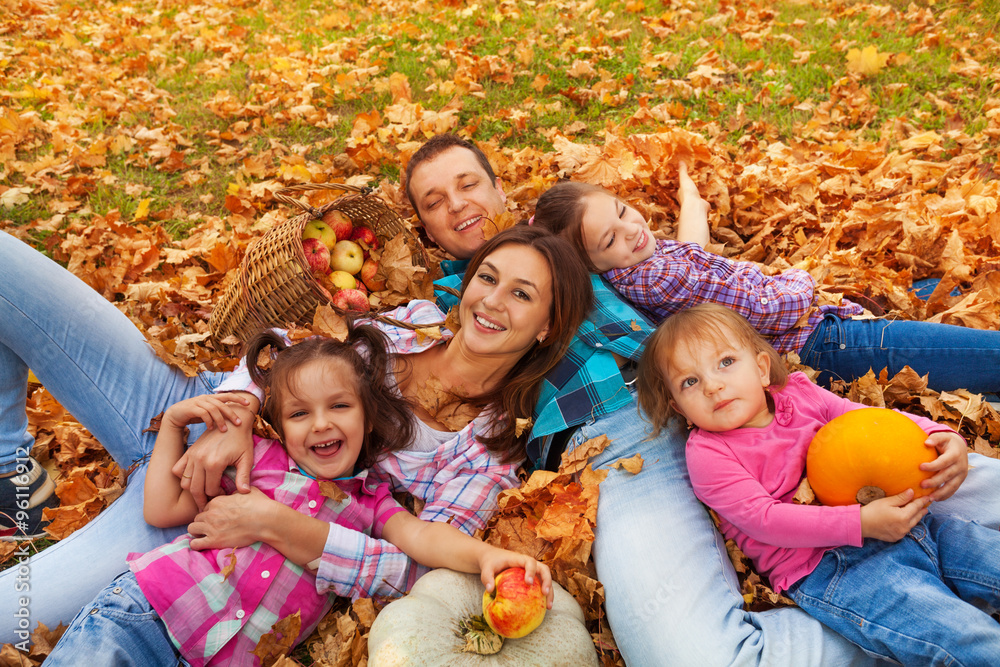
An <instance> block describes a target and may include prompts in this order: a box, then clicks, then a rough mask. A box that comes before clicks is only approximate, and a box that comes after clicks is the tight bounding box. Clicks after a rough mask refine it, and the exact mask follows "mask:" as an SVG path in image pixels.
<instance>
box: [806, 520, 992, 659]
mask: <svg viewBox="0 0 1000 667" xmlns="http://www.w3.org/2000/svg"><path fill="white" fill-rule="evenodd" d="M933 521H935V519H933V518H929V517H928V518H925V519H924V520H923V521H922V522H921V523H919V524H917V526H915V527H914V528H913V530H912V531H911V532H910V534H909V535H907V536H906V537H905V538H903V539H902V540H900V541H899V542H894V543H888V542H880V541H879V540H870V539H869V540H866V541H865V544H864V545H863V546H861V547H840V548H837V549H833V550H831V551H829V552H828V553H827V554H826V555H825V556H824V557H823V560H822V561H821V562H820V564H819V566H818V567H817V568H816V569H815V570H813V572H812V573H811V574H810V575H809V576H807V577H806V578H805V579H804V580H802V581H800V582H798V583H797V584H796V585H795V586H793V587H792V590H790V591H789V594H790V596H791V597H792V599H794V600H795V602H796V603H798V604H799V605H800V606H801V607H802V609H804V610H806V611H807V612H809V613H810V614H812V615H814V616H815V617H816V618H818V619H819V620H821V621H823V623H825V624H827V625H829V626H830V627H832V628H833V629H835V630H837V631H838V632H840V633H842V634H843V635H844V636H846V637H847V638H848V639H850V640H852V641H854V642H855V643H857V644H858V645H859V646H862V647H864V648H865V650H867V651H869V652H870V653H871V654H872V655H875V656H880V657H891V658H892V659H895V660H898V661H899V662H901V663H903V664H904V665H931V664H933V665H938V664H941V665H952V664H954V665H969V666H972V665H992V664H996V659H997V656H1000V625H998V624H997V623H996V621H994V620H993V619H992V618H990V616H989V615H988V614H986V613H984V612H983V611H981V610H979V609H977V608H976V607H975V606H973V605H972V604H969V603H968V602H966V601H964V600H962V599H961V598H959V597H958V596H957V595H956V594H955V592H954V591H953V590H952V589H950V588H949V587H948V585H947V584H946V583H945V581H944V580H943V574H942V571H941V569H940V563H939V560H938V557H937V545H936V544H935V542H934V538H933V534H932V532H933V531H931V530H930V528H929V526H930V524H931V522H933Z"/></svg>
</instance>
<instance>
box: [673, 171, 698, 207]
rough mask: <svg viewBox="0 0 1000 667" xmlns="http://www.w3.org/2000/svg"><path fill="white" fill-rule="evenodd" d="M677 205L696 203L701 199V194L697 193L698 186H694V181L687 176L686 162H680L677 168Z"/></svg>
mask: <svg viewBox="0 0 1000 667" xmlns="http://www.w3.org/2000/svg"><path fill="white" fill-rule="evenodd" d="M677 172H678V173H677V180H678V184H677V203H678V204H680V205H681V206H684V202H685V201H688V200H690V201H698V200H700V199H701V193H700V192H698V186H697V185H695V183H694V181H693V180H692V179H691V177H690V176H689V175H688V165H687V162H685V161H684V160H681V163H680V165H678V168H677Z"/></svg>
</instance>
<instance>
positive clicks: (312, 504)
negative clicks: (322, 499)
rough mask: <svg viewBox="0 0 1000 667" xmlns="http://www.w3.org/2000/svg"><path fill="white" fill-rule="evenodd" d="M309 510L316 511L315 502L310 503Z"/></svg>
mask: <svg viewBox="0 0 1000 667" xmlns="http://www.w3.org/2000/svg"><path fill="white" fill-rule="evenodd" d="M309 509H311V510H314V509H316V501H315V500H310V501H309Z"/></svg>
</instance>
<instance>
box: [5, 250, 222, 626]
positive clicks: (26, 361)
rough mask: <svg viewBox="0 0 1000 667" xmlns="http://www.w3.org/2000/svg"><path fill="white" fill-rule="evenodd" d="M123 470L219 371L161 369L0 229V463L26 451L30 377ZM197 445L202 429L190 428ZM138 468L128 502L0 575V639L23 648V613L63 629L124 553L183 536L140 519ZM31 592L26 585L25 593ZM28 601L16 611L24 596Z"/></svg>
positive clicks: (126, 323)
mask: <svg viewBox="0 0 1000 667" xmlns="http://www.w3.org/2000/svg"><path fill="white" fill-rule="evenodd" d="M29 367H30V368H31V369H32V370H33V371H34V372H35V374H36V375H37V376H38V379H39V380H40V381H41V382H42V383H43V384H44V385H45V387H46V388H47V389H48V390H49V391H50V392H52V394H53V395H54V396H55V397H56V398H57V399H58V400H59V401H60V402H61V403H62V404H63V405H64V406H65V407H66V409H67V410H69V412H70V413H71V414H72V415H73V416H74V417H76V418H77V419H78V420H79V421H80V422H81V423H82V424H83V425H84V426H86V427H87V428H88V429H89V430H90V431H91V433H93V434H94V436H95V437H96V438H97V439H98V440H99V441H100V442H101V444H102V445H104V447H105V448H106V449H107V450H108V451H109V452H110V453H111V455H112V456H113V457H114V459H115V461H117V462H118V464H119V465H121V466H122V467H123V468H128V467H129V466H130V465H131V464H132V463H133V462H136V461H144V460H147V458H148V455H149V453H150V452H151V451H152V448H153V442H154V440H155V436H154V434H150V433H143V432H142V431H143V429H145V428H146V427H148V426H149V420H150V418H151V417H153V416H155V415H156V414H158V413H160V412H161V411H163V410H164V409H165V408H167V407H168V406H170V405H172V404H173V403H176V402H177V401H180V400H183V399H185V398H190V397H191V396H196V395H199V394H204V393H208V392H210V391H211V390H212V389H213V388H214V387H215V386H217V384H218V383H219V382H220V381H221V374H206V375H201V376H198V377H193V378H188V377H185V376H184V374H183V373H182V372H180V371H179V370H177V369H175V368H173V367H170V366H168V365H167V364H165V363H164V362H162V361H161V360H160V359H159V358H158V357H157V356H156V355H155V354H154V353H153V351H152V349H151V348H150V346H149V345H148V344H147V342H146V339H145V338H144V337H143V335H142V334H141V333H140V332H139V331H138V330H137V329H136V328H135V326H134V325H133V324H132V322H131V321H130V320H129V319H128V318H127V317H125V316H124V315H122V313H121V312H119V310H118V309H117V308H115V307H114V306H113V305H112V304H111V303H109V302H108V301H107V300H105V299H104V298H103V297H101V295H99V294H98V293H97V292H95V291H94V290H92V289H91V288H90V287H88V286H87V285H86V284H84V283H83V282H81V281H80V280H79V279H77V278H76V277H75V276H73V275H72V274H70V273H69V272H68V271H66V270H65V269H63V268H62V267H60V266H59V265H58V264H56V263H55V262H52V261H51V260H49V259H48V258H46V257H45V256H44V255H42V254H41V253H39V252H36V251H35V250H33V249H32V248H30V247H29V246H27V245H25V244H24V243H22V242H20V241H18V240H16V239H14V238H13V237H11V236H10V235H8V234H6V233H4V232H0V462H3V463H10V462H12V461H15V460H16V457H17V449H18V447H28V448H30V447H31V446H32V444H33V441H32V438H31V436H30V435H29V434H28V432H27V417H26V415H25V411H24V397H25V391H26V386H27V374H28V368H29ZM193 426H195V427H197V428H193V429H192V438H194V437H197V436H198V435H199V434H200V433H201V432H203V427H202V426H201V425H200V424H198V425H193ZM145 475H146V468H145V465H144V464H141V463H140V465H139V466H138V468H137V469H136V471H135V472H134V473H133V474H132V475H131V476H130V477H129V482H128V486H127V488H126V490H125V493H124V494H123V495H122V496H121V497H120V498H119V499H118V500H116V501H115V502H114V503H112V504H111V506H110V507H108V508H107V509H105V510H104V511H103V512H101V514H100V515H98V517H97V518H96V519H94V520H93V521H92V522H91V523H90V524H88V525H87V526H86V527H85V528H83V529H82V530H79V531H77V532H76V533H74V534H73V535H71V536H70V537H68V538H67V539H65V540H63V541H61V542H59V543H57V544H55V545H53V546H51V547H49V548H48V549H46V550H45V551H42V552H41V553H40V554H37V555H35V556H32V557H31V558H30V559H28V560H27V561H26V562H24V563H23V564H22V565H23V567H21V568H18V567H14V568H10V569H8V570H5V571H4V572H2V573H0V642H17V641H23V640H24V639H26V638H27V637H23V636H21V635H20V634H18V630H15V628H14V627H13V624H11V623H10V622H9V619H11V618H12V614H14V613H24V612H22V611H21V610H23V609H27V610H28V613H30V625H31V629H32V630H33V629H34V628H35V626H36V625H37V623H38V622H39V621H41V622H43V623H45V624H46V625H48V626H49V627H55V626H56V625H57V624H58V623H59V622H63V623H68V622H69V621H70V620H71V619H72V618H73V617H74V616H76V614H77V612H78V611H80V608H81V607H83V605H85V604H87V603H88V602H90V601H91V600H92V599H93V598H94V595H95V594H96V593H97V592H98V591H99V590H100V589H101V588H103V587H104V586H105V585H106V584H107V583H108V582H109V581H111V580H112V579H113V578H114V577H115V575H117V574H118V573H120V572H122V571H123V570H124V569H125V568H126V565H125V556H126V554H127V553H128V552H130V551H135V552H145V551H149V550H150V549H152V548H154V547H157V546H159V545H161V544H164V543H165V542H169V541H170V540H172V539H173V538H174V537H176V536H177V535H178V534H180V533H182V532H184V529H183V528H172V529H167V530H161V529H159V528H153V527H152V526H150V525H149V524H147V523H146V522H145V521H144V520H143V516H142V485H143V481H144V479H145ZM25 587H27V588H25ZM24 597H26V598H28V599H27V604H26V605H24V604H21V602H22V600H21V599H20V598H24Z"/></svg>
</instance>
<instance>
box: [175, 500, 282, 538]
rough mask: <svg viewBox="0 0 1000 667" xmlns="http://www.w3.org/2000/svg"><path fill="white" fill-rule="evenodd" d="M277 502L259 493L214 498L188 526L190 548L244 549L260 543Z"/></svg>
mask: <svg viewBox="0 0 1000 667" xmlns="http://www.w3.org/2000/svg"><path fill="white" fill-rule="evenodd" d="M275 504H277V501H275V500H271V499H270V498H268V497H267V496H266V495H264V493H263V492H262V491H261V490H260V489H256V488H251V489H250V493H234V494H233V495H230V496H218V497H216V498H212V500H210V501H209V502H208V504H207V505H206V506H205V509H203V510H202V511H201V512H199V513H198V515H197V516H195V518H194V520H193V521H192V522H191V523H190V524H189V525H188V533H190V534H191V536H192V539H191V548H192V549H195V550H198V549H223V548H230V547H245V546H247V545H250V544H253V543H254V542H260V541H261V537H260V535H261V532H260V531H261V529H262V528H263V526H264V525H265V524H266V523H267V522H268V519H269V517H270V516H271V513H272V512H273V510H274V505H275Z"/></svg>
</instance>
